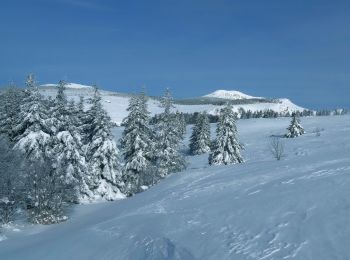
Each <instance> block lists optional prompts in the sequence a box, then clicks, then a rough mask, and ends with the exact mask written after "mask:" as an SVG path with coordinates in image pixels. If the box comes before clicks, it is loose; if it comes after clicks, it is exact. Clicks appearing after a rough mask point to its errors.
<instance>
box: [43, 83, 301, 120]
mask: <svg viewBox="0 0 350 260" xmlns="http://www.w3.org/2000/svg"><path fill="white" fill-rule="evenodd" d="M56 86H57V85H56V84H45V85H42V87H41V92H42V93H43V94H44V95H46V96H55V95H56ZM66 93H67V96H68V98H72V99H75V100H78V98H79V96H83V97H85V98H86V99H88V98H89V97H91V96H92V94H93V88H92V87H91V86H86V85H81V84H76V83H69V84H68V85H67V91H66ZM214 93H215V92H214ZM225 93H240V92H230V91H229V92H225ZM101 95H102V100H103V103H104V106H105V108H106V109H107V111H108V112H109V114H110V116H111V117H112V120H113V121H114V122H115V123H117V124H120V123H121V122H122V120H123V118H124V117H126V115H127V111H126V108H127V106H128V100H129V97H130V94H125V93H119V92H112V91H104V90H101ZM209 95H211V94H209ZM239 95H240V96H241V97H242V98H243V97H245V98H244V99H243V102H239V103H238V104H234V105H233V109H234V110H235V111H236V112H238V110H239V108H243V109H245V110H251V111H252V112H254V111H259V110H266V109H271V110H273V111H276V112H279V113H281V112H282V113H283V112H284V113H287V112H294V111H303V110H304V108H302V107H300V106H297V105H295V104H293V103H292V102H291V101H290V100H288V99H277V100H270V101H269V100H267V99H263V98H255V99H252V97H251V96H248V95H245V94H243V93H240V94H239ZM219 96H220V98H218V97H209V96H207V97H205V102H201V101H203V100H202V99H201V98H194V99H191V102H190V103H188V102H181V100H178V102H176V104H175V107H176V109H177V110H179V111H180V112H184V113H194V112H203V111H207V112H208V113H210V114H218V112H219V111H220V108H221V107H222V104H224V103H225V102H224V101H225V99H224V98H223V97H224V96H225V95H223V96H221V95H219ZM249 97H250V98H249ZM212 98H214V99H215V102H214V100H212ZM218 100H220V102H218ZM148 105H149V110H150V112H151V114H152V115H154V114H157V113H159V112H160V111H161V109H160V108H159V100H157V99H154V98H150V99H149V102H148Z"/></svg>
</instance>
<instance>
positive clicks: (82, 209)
mask: <svg viewBox="0 0 350 260" xmlns="http://www.w3.org/2000/svg"><path fill="white" fill-rule="evenodd" d="M349 122H350V117H349V116H342V117H311V118H303V119H302V124H303V126H304V127H305V129H306V131H307V133H308V134H306V135H304V136H301V137H299V138H296V139H283V142H284V143H285V146H286V155H287V156H286V157H285V158H284V159H283V160H282V161H275V160H274V159H273V158H272V156H271V155H270V153H269V148H268V143H269V139H270V136H271V135H282V134H284V133H285V128H286V127H287V125H288V124H289V119H288V118H278V119H250V120H242V121H239V123H238V129H239V132H240V133H241V140H242V142H243V143H244V144H245V146H246V150H245V152H244V157H245V159H246V163H244V164H241V165H232V166H220V167H214V166H212V167H210V166H208V165H207V156H206V155H203V156H189V157H188V160H189V162H190V165H189V168H188V169H187V170H186V171H184V172H181V173H178V174H173V175H171V176H170V177H169V178H167V179H165V180H163V181H162V182H161V183H160V184H158V185H157V186H155V187H153V188H151V189H149V190H148V191H146V192H143V193H141V194H138V195H136V196H134V197H132V198H129V199H125V200H122V201H117V202H110V203H101V204H95V205H85V206H78V207H76V208H75V209H74V211H73V212H72V215H71V218H70V219H69V220H68V221H67V222H66V223H62V224H59V225H55V226H49V227H42V226H33V227H26V228H23V229H22V231H17V232H10V231H7V232H5V235H6V236H7V237H8V239H7V240H5V241H2V242H0V259H1V260H8V259H27V260H31V259H32V260H37V259H46V260H51V259H84V260H85V259H136V260H138V259H152V260H153V259H213V260H217V259H247V260H249V259H259V260H263V259H301V260H307V259H318V260H323V259H324V260H329V259H350V251H349V250H348V246H349V241H350V225H349V223H350V222H349V221H350V188H349V187H350V123H349ZM213 128H214V125H213ZM316 128H320V129H322V131H321V136H319V137H317V136H316V135H315V134H314V133H313V131H314V130H315V129H316ZM120 132H121V129H120V128H117V129H116V130H115V135H116V138H118V136H120ZM189 134H190V131H188V134H187V140H186V144H187V142H188V137H189Z"/></svg>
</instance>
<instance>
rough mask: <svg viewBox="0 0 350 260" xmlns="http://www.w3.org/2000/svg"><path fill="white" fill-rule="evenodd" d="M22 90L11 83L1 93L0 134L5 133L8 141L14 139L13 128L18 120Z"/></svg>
mask: <svg viewBox="0 0 350 260" xmlns="http://www.w3.org/2000/svg"><path fill="white" fill-rule="evenodd" d="M22 99H23V91H22V90H20V89H18V88H16V87H15V86H14V85H13V84H11V85H10V86H9V88H8V89H6V90H5V92H4V93H3V94H2V95H1V100H0V101H1V102H0V134H2V135H5V136H6V137H7V138H8V139H9V141H10V142H13V141H14V128H15V126H16V122H18V114H19V112H20V104H21V103H22V102H21V101H22Z"/></svg>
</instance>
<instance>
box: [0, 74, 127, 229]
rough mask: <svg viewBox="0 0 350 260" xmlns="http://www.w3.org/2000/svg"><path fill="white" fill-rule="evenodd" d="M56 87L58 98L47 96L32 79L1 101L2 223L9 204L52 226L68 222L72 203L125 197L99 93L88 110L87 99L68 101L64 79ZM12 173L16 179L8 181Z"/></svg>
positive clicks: (109, 124)
mask: <svg viewBox="0 0 350 260" xmlns="http://www.w3.org/2000/svg"><path fill="white" fill-rule="evenodd" d="M57 89H58V91H57V95H56V97H55V98H54V99H47V98H45V97H43V96H42V95H41V94H40V92H39V89H38V87H37V84H36V82H35V79H34V77H33V76H32V75H30V76H28V78H27V81H26V88H25V90H21V89H17V88H15V87H10V88H9V89H8V90H7V91H5V92H4V93H3V94H2V95H1V97H0V98H1V101H2V102H1V107H0V115H1V116H0V132H1V138H2V142H3V143H4V144H6V145H1V147H2V148H3V149H6V150H7V152H3V153H1V155H0V156H1V165H0V178H1V180H0V183H1V184H2V185H3V186H4V187H1V190H0V201H1V203H0V208H1V209H0V213H1V214H0V218H1V220H2V221H3V222H6V221H9V217H6V216H9V215H11V214H8V213H6V214H5V213H3V212H8V210H7V208H8V207H9V206H11V207H14V208H19V207H22V208H23V209H25V210H26V211H28V217H29V219H30V221H31V222H33V223H43V224H50V223H56V222H60V221H62V220H64V219H65V218H66V217H65V216H64V207H65V206H66V205H69V204H70V203H78V202H84V201H96V200H114V199H116V198H118V197H121V196H123V194H122V189H123V187H124V185H123V182H122V174H121V169H120V168H119V166H120V163H119V150H118V148H117V146H116V144H115V143H114V141H113V136H112V133H111V127H112V123H111V119H110V117H109V116H108V115H107V112H106V111H105V110H104V109H103V107H102V104H101V97H100V94H99V91H98V90H97V88H95V91H94V95H93V97H92V98H91V99H90V100H89V101H88V103H89V109H85V108H84V100H83V99H81V100H80V102H79V104H75V102H74V101H73V100H71V101H68V100H67V96H66V94H65V83H64V82H63V81H61V82H60V83H59V84H58V87H57ZM14 155H16V156H14ZM6 156H10V157H11V158H13V159H12V160H8V159H6ZM9 175H10V176H11V180H17V181H7V180H8V178H9V177H8V176H9ZM19 190H20V191H19ZM4 192H5V193H4ZM11 192H12V193H15V194H17V195H16V200H14V199H12V198H14V197H12V196H10V195H11V194H10V193H11Z"/></svg>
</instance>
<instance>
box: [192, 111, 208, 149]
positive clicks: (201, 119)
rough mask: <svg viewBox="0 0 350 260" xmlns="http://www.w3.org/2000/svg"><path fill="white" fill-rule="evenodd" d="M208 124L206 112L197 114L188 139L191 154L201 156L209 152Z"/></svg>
mask: <svg viewBox="0 0 350 260" xmlns="http://www.w3.org/2000/svg"><path fill="white" fill-rule="evenodd" d="M210 145H211V141H210V124H209V119H208V115H207V113H206V112H203V113H201V114H198V116H197V120H196V124H195V125H194V127H193V130H192V135H191V139H190V151H191V154H193V155H196V154H203V153H207V152H210Z"/></svg>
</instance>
